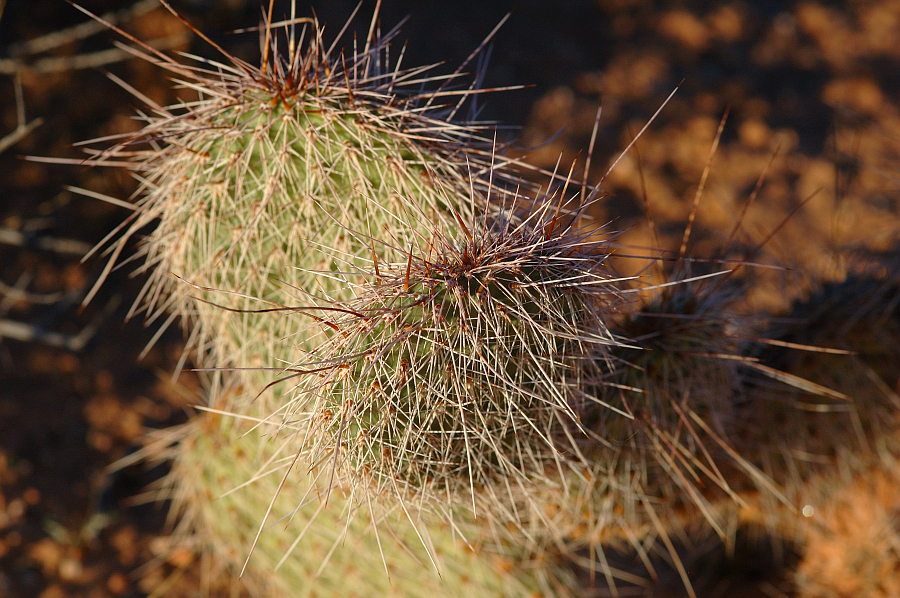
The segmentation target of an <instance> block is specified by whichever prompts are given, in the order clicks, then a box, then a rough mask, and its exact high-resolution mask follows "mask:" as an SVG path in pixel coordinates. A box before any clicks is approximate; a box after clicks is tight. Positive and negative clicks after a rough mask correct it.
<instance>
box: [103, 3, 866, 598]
mask: <svg viewBox="0 0 900 598" xmlns="http://www.w3.org/2000/svg"><path fill="white" fill-rule="evenodd" d="M270 17H271V15H270ZM270 21H271V18H270ZM373 23H374V21H373ZM298 25H301V29H303V30H302V31H301V32H300V33H297V30H298ZM263 30H264V32H265V41H264V45H263V51H264V59H263V62H262V66H260V67H258V68H256V67H251V66H249V65H247V64H245V63H243V62H241V61H239V60H237V59H233V58H231V57H228V58H229V63H228V64H217V63H208V64H207V65H205V66H200V67H190V68H189V67H184V66H182V65H179V64H178V63H175V62H174V61H171V60H170V59H168V58H166V57H164V56H163V55H161V54H156V55H155V57H156V58H157V59H159V60H161V61H162V63H163V66H165V67H166V68H168V69H169V70H171V71H172V72H174V73H176V74H177V75H178V76H180V77H182V78H183V79H184V81H185V82H184V85H185V86H186V87H188V88H191V89H194V90H195V91H197V92H198V93H199V99H198V100H196V101H188V102H184V103H182V104H179V105H177V106H173V107H168V108H164V107H160V106H154V107H153V108H154V114H153V115H152V116H148V117H147V118H146V122H147V124H146V127H145V128H144V130H143V131H141V133H140V134H139V135H138V136H137V137H134V138H129V139H127V141H126V142H125V143H123V144H120V145H118V146H116V147H114V148H112V149H110V150H107V151H106V152H105V154H104V157H103V159H102V160H98V163H104V164H108V163H115V162H117V161H119V162H120V163H123V164H124V165H125V166H126V167H128V168H130V169H132V170H134V171H136V172H137V174H138V176H139V177H140V179H141V181H142V190H141V192H142V195H141V199H140V200H139V202H138V206H137V209H136V211H135V214H134V216H133V218H132V220H131V221H130V223H129V224H128V225H127V228H126V229H125V233H124V235H123V237H122V238H121V239H120V240H119V242H118V245H117V246H116V249H115V250H114V255H113V259H112V260H111V262H110V264H112V263H114V261H115V260H116V259H117V257H118V255H119V254H120V252H121V251H122V248H123V247H124V245H125V242H126V241H127V239H128V238H129V237H130V236H133V235H135V234H137V232H138V231H140V230H142V229H143V228H144V227H146V226H147V225H148V224H151V223H156V228H155V229H154V230H153V232H152V233H151V234H150V235H149V237H148V238H147V240H146V241H145V242H144V244H143V246H142V250H141V251H142V253H143V254H144V257H145V262H144V266H143V268H144V269H145V270H147V271H149V272H150V273H151V275H150V279H149V281H148V283H147V286H146V287H145V289H144V292H143V293H142V300H143V305H144V307H143V309H146V310H147V311H148V313H149V314H151V317H150V319H151V320H153V319H156V318H160V317H163V316H164V315H167V316H166V317H168V318H169V321H173V320H174V318H176V317H179V316H180V317H181V318H182V320H183V321H184V322H185V323H186V325H187V326H188V327H189V328H190V329H191V331H192V332H191V334H192V338H193V341H194V345H193V346H194V347H195V348H196V349H197V351H196V355H197V361H198V363H199V365H201V366H202V369H208V370H217V374H216V376H214V378H216V379H220V380H223V381H224V382H225V384H224V386H220V385H219V384H218V383H215V384H210V385H209V388H208V390H209V403H210V406H209V407H208V408H207V409H208V410H210V411H212V412H213V413H212V414H210V415H209V416H208V417H207V418H206V419H205V420H204V421H195V422H192V423H190V424H188V426H187V427H185V428H184V429H183V430H181V431H180V432H178V433H177V434H176V436H177V438H178V441H177V443H176V444H175V445H173V447H172V451H173V452H174V454H175V459H174V466H173V472H172V474H171V477H170V478H169V480H170V484H171V492H172V495H173V496H174V497H175V500H176V512H180V513H181V514H182V524H181V530H182V531H181V536H180V538H182V539H184V540H183V541H186V542H194V543H195V544H196V545H198V546H199V547H201V548H203V549H204V550H207V551H209V552H210V553H211V554H213V555H214V556H215V557H216V558H217V559H218V560H219V561H220V562H221V563H222V566H223V567H225V568H226V569H227V570H229V571H230V572H232V573H238V572H241V571H244V570H245V569H246V577H247V580H248V583H250V584H251V585H252V586H254V587H255V591H256V592H257V593H260V594H269V593H274V594H276V595H294V594H300V595H354V593H356V594H358V595H372V594H377V595H382V594H384V595H390V594H391V593H397V594H400V595H409V596H442V595H448V596H450V595H459V594H462V593H477V594H479V595H488V594H489V595H504V596H519V595H521V596H524V595H528V594H529V593H534V592H543V593H544V594H547V595H562V596H564V595H567V594H568V593H570V592H571V591H573V586H574V584H575V583H576V581H575V580H574V578H573V576H572V569H573V566H572V562H569V560H571V561H573V562H578V563H581V561H580V560H579V559H580V553H581V551H583V550H585V549H586V550H588V551H590V558H589V559H588V560H589V561H590V563H589V566H591V567H597V562H598V560H599V562H601V563H602V566H599V567H597V568H598V569H599V570H601V571H602V572H603V573H604V575H605V576H606V578H607V581H608V583H609V585H610V586H612V587H613V589H615V584H614V581H613V580H614V578H615V577H616V576H620V577H622V578H623V579H630V580H632V581H633V578H634V576H630V575H625V574H623V573H622V572H621V571H618V572H616V571H613V569H611V568H610V567H609V565H608V563H606V561H605V559H604V558H602V555H603V550H604V546H607V545H609V544H614V543H619V544H622V543H625V542H627V543H628V544H630V545H631V546H633V547H634V548H635V550H636V551H637V552H638V553H640V554H641V555H643V557H646V552H647V550H648V547H649V545H650V544H652V543H653V541H654V539H655V538H657V537H658V538H661V539H662V541H663V543H664V544H665V545H666V549H667V550H668V552H669V555H670V557H671V560H672V561H673V562H674V563H675V565H676V568H678V569H679V574H680V576H681V579H682V580H683V582H684V584H685V587H686V588H687V590H688V592H689V593H692V592H693V590H692V589H691V583H690V580H689V579H688V577H687V574H686V571H685V569H684V567H683V566H682V565H681V562H680V561H679V557H678V554H677V552H676V550H675V548H674V546H673V544H672V542H671V540H670V538H669V537H668V534H669V532H670V531H672V530H678V531H683V530H684V529H686V528H687V525H688V523H685V522H689V521H690V520H691V518H692V517H693V516H694V514H696V512H699V514H700V515H701V516H702V518H703V519H704V520H705V522H706V524H707V525H708V526H710V527H712V528H713V529H714V530H715V531H716V533H717V534H718V535H719V536H720V537H721V538H725V539H726V541H727V540H728V533H729V532H728V531H727V530H726V529H725V527H724V525H723V523H722V521H723V519H724V518H723V516H722V514H721V512H722V511H728V510H729V509H733V508H734V507H733V505H738V506H739V507H744V506H746V505H747V502H746V501H745V499H744V498H743V497H742V496H738V492H740V491H746V490H747V488H751V487H752V488H754V489H758V488H762V489H764V490H765V491H766V492H767V493H768V494H767V496H769V498H772V497H774V499H773V500H774V501H775V503H776V504H775V506H771V505H770V506H769V507H768V508H770V509H771V510H772V511H773V512H775V511H777V510H778V509H779V508H780V507H778V504H777V503H778V501H780V502H781V503H789V502H790V499H788V498H785V496H784V495H783V493H782V490H781V487H780V486H783V485H786V484H785V479H786V478H787V477H788V476H787V474H786V473H785V471H784V470H772V469H771V468H769V469H767V465H768V463H769V462H770V458H771V457H772V454H771V453H766V452H765V451H763V453H764V454H759V452H758V451H756V448H758V445H762V444H765V443H764V441H762V440H760V439H759V438H755V440H754V442H756V443H757V445H753V446H750V445H748V443H746V442H742V443H737V444H735V442H734V439H735V437H736V436H740V434H739V433H736V432H738V431H739V430H740V429H742V426H747V427H754V426H758V425H760V422H762V421H764V420H765V417H764V416H762V415H760V414H759V413H757V412H755V411H754V408H753V406H752V405H751V406H750V407H749V408H748V404H749V403H750V402H751V401H755V400H756V399H755V398H751V397H752V395H748V394H746V392H745V391H746V384H747V377H746V376H745V374H746V372H747V370H748V369H755V370H756V371H758V372H763V373H765V374H766V375H768V376H770V377H774V378H776V379H779V380H781V381H786V382H788V383H791V384H793V385H794V386H799V387H802V388H805V389H807V390H809V389H812V390H814V391H819V393H820V394H826V395H827V394H829V393H828V392H827V389H825V387H824V386H820V385H817V384H813V383H809V382H806V381H804V379H803V378H801V377H800V376H801V375H803V374H794V373H790V372H781V371H779V370H777V369H775V368H773V367H771V366H768V365H765V364H757V363H756V362H755V361H754V359H755V357H753V356H748V355H747V351H748V343H747V338H746V337H747V334H748V330H747V329H746V327H745V322H744V321H742V319H741V318H740V317H738V316H737V315H736V310H735V309H733V308H734V305H735V304H736V302H737V301H738V299H739V295H740V289H738V290H737V291H735V288H734V287H733V286H730V285H729V284H724V283H723V280H724V279H719V280H712V281H710V280H707V276H698V277H691V276H690V274H689V271H688V269H687V268H685V267H684V264H686V263H688V262H687V261H683V260H682V258H683V257H684V244H686V242H687V237H688V234H689V233H686V234H685V241H684V243H683V246H682V250H681V252H680V254H679V261H678V264H679V267H678V268H676V270H675V272H674V273H673V274H672V275H671V278H670V280H669V282H667V283H666V284H664V285H663V286H662V287H659V288H658V289H654V288H651V289H649V290H647V289H642V288H640V287H638V286H635V287H629V285H628V281H627V280H625V279H622V278H621V277H619V276H617V275H616V273H615V272H614V270H613V269H612V268H611V267H610V266H609V265H608V264H607V261H608V258H609V256H610V254H611V252H612V251H611V249H610V243H609V240H610V238H611V237H612V236H614V235H613V233H610V232H608V231H606V230H605V229H603V228H602V227H594V226H585V225H584V224H583V218H582V213H583V210H584V208H585V207H586V204H589V203H590V202H592V201H594V200H595V197H594V195H593V194H591V195H590V196H589V197H588V200H587V202H586V203H585V202H584V201H582V204H581V205H580V206H579V209H578V211H572V209H571V208H570V204H575V203H577V202H575V201H574V199H575V198H571V197H567V196H566V192H567V189H566V187H563V189H562V190H561V191H556V192H553V193H540V192H539V191H538V190H537V189H535V188H534V187H529V186H527V185H526V186H525V187H524V190H522V189H518V188H516V187H515V185H514V183H515V182H516V180H515V176H514V175H513V174H510V171H509V170H507V168H506V164H505V163H504V161H503V160H502V159H500V160H499V161H500V164H497V163H496V160H497V155H496V154H497V153H498V152H497V150H495V148H494V147H493V146H492V145H491V144H490V143H489V141H488V135H487V134H486V133H485V132H484V130H483V127H482V126H480V125H479V124H477V123H472V122H469V121H462V122H460V121H457V120H456V114H457V112H458V110H459V106H460V105H461V104H462V103H463V102H464V101H465V99H466V98H467V96H468V94H469V93H470V91H471V90H469V89H463V90H460V91H451V90H447V89H445V88H444V87H442V88H440V89H438V90H437V91H434V92H425V93H422V92H420V91H415V90H417V89H418V87H419V86H420V85H421V84H422V82H423V81H422V80H423V79H424V80H425V82H427V81H428V75H427V72H426V71H424V70H422V69H409V70H398V69H396V68H391V67H390V65H389V64H388V62H387V60H386V57H387V46H388V43H389V42H390V40H391V38H392V37H393V35H394V33H393V32H392V33H389V34H388V35H387V36H384V37H382V38H375V37H373V36H371V35H370V36H369V37H368V38H367V39H366V43H365V48H364V49H363V50H362V51H361V52H359V53H358V54H355V55H353V56H350V57H347V56H344V55H343V54H334V53H333V50H331V49H330V48H329V49H326V48H328V46H327V45H326V44H325V42H324V40H323V37H322V32H321V29H320V28H319V26H318V24H317V23H316V22H315V21H313V20H307V19H296V18H292V19H291V20H290V22H289V24H288V25H287V26H286V27H285V29H284V31H283V32H281V33H279V31H277V30H276V29H275V28H273V27H272V26H271V25H267V26H266V27H264V29H263ZM373 30H374V26H373ZM282 34H283V36H284V37H285V38H286V41H287V47H288V52H287V54H286V55H285V54H280V53H279V52H278V51H277V48H278V41H277V38H278V37H279V35H282ZM298 39H308V41H307V45H306V47H305V48H304V49H303V50H302V51H301V50H299V49H297V46H298V44H297V40H298ZM331 47H333V46H331ZM147 51H148V52H152V50H149V48H148V49H147ZM455 79H458V75H457V74H454V75H453V76H451V77H450V80H451V81H452V80H455ZM444 97H450V98H451V99H452V101H453V103H454V105H452V106H451V107H449V108H446V107H439V106H437V105H436V104H437V103H439V101H440V100H439V98H444ZM723 125H724V120H723ZM719 132H720V133H721V128H720V131H719ZM137 143H146V144H148V145H147V146H146V149H138V150H135V149H134V146H135V145H136V144H137ZM716 143H718V137H717V141H716ZM704 177H705V175H704ZM561 178H563V179H564V180H565V181H566V185H567V184H568V181H569V179H568V177H561ZM701 187H702V185H701ZM586 191H587V190H586V189H584V188H583V189H582V196H584V195H586ZM698 198H699V192H698ZM582 200H584V197H582ZM692 218H693V215H692ZM170 273H171V274H174V275H175V277H172V276H170ZM715 274H727V273H725V272H724V271H723V272H719V273H713V275H715ZM745 282H746V281H745ZM735 286H739V285H735ZM639 295H643V296H644V299H645V300H644V301H639V300H637V299H634V300H631V298H636V297H638V296H639ZM648 297H649V298H648ZM626 339H627V340H626ZM810 376H811V377H817V376H819V374H818V373H815V374H810ZM830 395H831V396H838V395H839V393H835V392H831V393H830ZM222 414H228V415H231V416H232V417H230V418H221V417H220V416H221V415H222ZM741 417H745V419H744V421H741ZM872 422H876V420H874V419H873V420H872ZM872 425H873V426H874V425H875V423H872ZM749 436H752V435H749ZM173 438H174V436H173ZM785 455H787V453H785ZM785 455H777V456H776V457H777V458H783V457H784V456H785ZM785 460H786V461H788V462H789V461H790V460H789V459H787V458H785ZM788 468H789V466H788ZM748 479H749V480H750V482H751V483H750V485H749V486H748V485H747V484H746V483H745V482H746V480H748ZM773 480H775V481H773ZM723 498H724V499H725V502H728V501H733V504H728V505H727V506H724V507H723V506H721V505H720V504H717V501H721V500H722V499H723ZM272 526H274V527H275V528H276V529H269V528H270V527H272ZM285 526H287V527H288V528H289V530H284V529H281V528H283V527H285ZM301 543H302V544H301ZM298 546H303V548H302V549H298ZM598 554H599V555H601V557H600V558H599V559H598V557H597V555H598ZM320 557H321V558H320ZM647 562H649V561H647ZM423 563H430V564H431V567H432V569H433V570H434V571H435V572H436V573H437V574H438V575H437V576H431V577H427V578H426V577H423V576H420V575H415V574H413V575H408V572H410V571H415V570H417V569H418V568H419V567H420V566H421V565H422V564H423ZM648 568H649V565H648ZM382 569H383V570H384V572H385V575H384V576H382V575H381V570H382ZM272 570H278V572H279V573H278V575H274V576H273V575H269V572H270V571H272ZM375 570H378V572H377V573H376V571H375ZM651 572H652V570H651Z"/></svg>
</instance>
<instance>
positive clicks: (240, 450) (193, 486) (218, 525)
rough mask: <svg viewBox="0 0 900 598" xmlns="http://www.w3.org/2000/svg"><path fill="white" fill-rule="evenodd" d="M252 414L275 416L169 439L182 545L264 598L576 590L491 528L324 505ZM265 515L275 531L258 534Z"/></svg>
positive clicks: (228, 421)
mask: <svg viewBox="0 0 900 598" xmlns="http://www.w3.org/2000/svg"><path fill="white" fill-rule="evenodd" d="M227 394H228V392H227V391H224V392H221V393H218V395H217V396H219V398H220V402H221V403H225V402H234V401H227V400H226V399H225V397H226V396H227ZM238 402H240V401H238ZM254 416H256V417H264V416H265V413H263V412H259V413H257V412H252V411H251V412H250V413H245V414H244V416H243V418H233V417H222V416H220V415H216V414H210V415H209V416H208V417H204V418H196V419H194V420H193V421H191V422H189V423H187V424H185V425H184V426H183V427H182V428H180V429H175V430H171V431H169V432H168V435H169V438H170V439H171V441H172V443H173V446H172V447H171V449H170V451H171V452H173V453H174V458H173V459H172V471H171V473H170V475H169V477H168V478H167V480H168V483H169V484H170V485H171V488H170V489H169V492H170V495H171V496H172V498H173V507H172V509H173V514H174V513H177V514H178V516H179V525H178V528H177V529H176V531H175V533H174V536H173V539H172V544H173V546H180V547H183V546H190V547H192V548H193V549H195V550H196V551H198V552H200V553H205V554H208V555H210V556H211V557H212V558H213V562H214V563H215V565H216V567H217V568H218V569H219V570H220V571H223V572H224V573H226V574H229V575H233V576H237V575H238V574H240V573H241V572H243V577H242V584H243V585H244V586H245V587H246V588H247V589H249V590H250V591H251V592H252V593H253V594H254V595H258V596H273V597H275V596H284V597H288V596H292V597H295V596H360V597H364V596H372V595H378V596H409V597H414V596H417V597H422V598H426V597H439V596H448V597H450V596H460V595H469V594H473V595H478V596H505V597H510V596H521V597H523V598H524V597H527V596H534V595H537V594H540V593H543V594H544V595H559V596H566V595H568V591H567V590H566V588H567V587H572V586H573V581H572V579H571V578H570V576H569V573H567V572H566V570H564V569H562V568H558V567H555V566H553V563H548V562H547V559H544V560H542V559H541V558H539V557H538V556H537V555H535V554H531V553H529V550H528V547H526V546H516V545H512V544H510V543H508V542H504V541H501V540H499V539H497V536H496V533H497V532H496V530H491V529H490V526H489V525H486V522H485V520H484V519H482V520H481V522H475V521H474V520H472V519H471V518H465V517H457V518H456V519H454V520H453V521H452V522H449V523H448V522H445V521H440V520H437V519H435V518H434V517H429V515H428V514H427V513H425V514H423V513H418V512H416V511H415V510H405V509H401V508H396V509H393V510H384V509H379V507H378V505H376V504H373V501H372V500H371V497H369V499H368V500H366V498H365V497H363V499H362V501H359V500H358V499H357V500H354V499H353V497H352V496H351V495H350V493H343V492H341V491H340V490H338V489H335V490H334V491H333V492H332V493H331V496H330V498H329V500H328V502H327V505H325V503H323V502H320V501H319V500H318V498H317V497H316V493H317V492H322V490H323V488H322V487H321V486H319V485H317V484H316V483H315V476H311V475H307V474H306V473H305V472H304V471H302V469H301V468H293V469H291V467H290V465H291V464H292V461H293V460H294V459H293V456H292V455H291V454H290V452H289V451H285V450H283V449H284V448H285V446H284V445H283V444H279V443H275V442H272V441H271V438H269V437H268V432H269V431H270V430H268V429H266V428H262V429H260V428H255V429H254V426H253V424H252V422H249V421H248V419H246V418H252V417H254ZM165 442H166V441H165V439H163V442H162V444H165ZM159 448H160V447H159V446H157V451H158V450H159ZM286 469H287V470H290V471H289V473H288V474H285V473H283V471H284V470H286ZM275 495H277V497H278V498H277V501H273V502H271V503H270V499H271V497H272V496H275ZM351 512H352V516H351ZM264 514H268V518H267V519H266V520H265V521H263V524H264V525H265V527H266V529H264V530H262V532H261V533H260V534H259V535H258V536H254V534H255V533H256V531H257V525H258V522H259V519H260V518H261V517H263V515H264ZM251 550H252V555H251V554H250V553H251Z"/></svg>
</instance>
